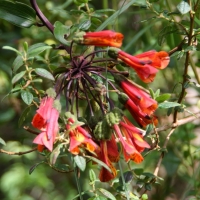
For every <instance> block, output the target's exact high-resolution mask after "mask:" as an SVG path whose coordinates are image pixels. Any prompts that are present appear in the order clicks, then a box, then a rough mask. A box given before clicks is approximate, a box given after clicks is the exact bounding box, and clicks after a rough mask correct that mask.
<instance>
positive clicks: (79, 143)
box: [66, 119, 99, 155]
mask: <svg viewBox="0 0 200 200" xmlns="http://www.w3.org/2000/svg"><path fill="white" fill-rule="evenodd" d="M69 121H71V122H72V123H74V122H73V120H72V119H70V120H69ZM71 125H73V124H71ZM66 129H67V130H69V137H70V145H69V151H70V152H71V153H72V154H74V155H78V154H79V153H80V149H79V148H81V147H82V148H85V149H87V150H88V151H90V152H98V151H99V146H98V145H97V144H96V143H95V142H94V141H93V140H92V139H91V136H90V134H89V133H88V132H87V131H86V130H85V129H84V128H82V127H81V126H77V127H76V128H74V129H72V130H71V126H70V124H67V125H66Z"/></svg>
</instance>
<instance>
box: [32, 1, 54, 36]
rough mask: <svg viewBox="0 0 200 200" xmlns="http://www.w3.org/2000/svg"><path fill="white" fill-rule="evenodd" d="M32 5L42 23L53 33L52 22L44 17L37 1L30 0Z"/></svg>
mask: <svg viewBox="0 0 200 200" xmlns="http://www.w3.org/2000/svg"><path fill="white" fill-rule="evenodd" d="M30 3H31V5H32V7H33V9H34V10H35V12H36V14H37V16H38V17H39V18H40V20H41V21H42V23H43V24H44V25H45V26H46V27H47V28H48V29H49V30H50V31H51V32H52V33H53V30H54V27H53V25H52V24H51V22H50V21H49V20H48V19H47V18H46V17H45V16H44V14H43V13H42V11H41V10H40V8H39V7H38V5H37V2H36V0H30Z"/></svg>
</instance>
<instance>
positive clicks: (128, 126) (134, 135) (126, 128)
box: [120, 117, 150, 153]
mask: <svg viewBox="0 0 200 200" xmlns="http://www.w3.org/2000/svg"><path fill="white" fill-rule="evenodd" d="M120 128H121V130H122V132H123V133H124V135H125V136H126V138H130V139H131V141H132V143H133V145H134V146H135V148H136V149H137V151H138V152H140V153H141V152H143V151H144V149H145V148H150V145H149V144H148V143H147V142H146V141H145V140H144V139H143V135H142V132H141V131H140V130H139V129H138V128H136V127H135V126H134V125H133V124H132V123H131V122H130V121H129V120H128V119H127V118H126V117H124V122H123V121H121V122H120Z"/></svg>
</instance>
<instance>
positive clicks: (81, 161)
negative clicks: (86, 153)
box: [74, 155, 86, 171]
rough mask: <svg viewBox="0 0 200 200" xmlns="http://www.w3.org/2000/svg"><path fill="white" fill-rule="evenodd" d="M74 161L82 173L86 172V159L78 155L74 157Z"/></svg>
mask: <svg viewBox="0 0 200 200" xmlns="http://www.w3.org/2000/svg"><path fill="white" fill-rule="evenodd" d="M74 161H75V163H76V165H77V166H78V168H79V169H80V170H81V171H84V170H85V167H86V160H85V158H84V157H82V156H79V155H76V156H75V157H74Z"/></svg>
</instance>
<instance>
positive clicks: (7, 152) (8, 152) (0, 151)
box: [0, 147, 37, 156]
mask: <svg viewBox="0 0 200 200" xmlns="http://www.w3.org/2000/svg"><path fill="white" fill-rule="evenodd" d="M36 150H37V147H35V148H33V149H31V150H29V151H23V152H11V151H5V150H3V149H0V153H4V154H7V155H11V156H21V155H24V154H28V153H31V152H33V151H36Z"/></svg>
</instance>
